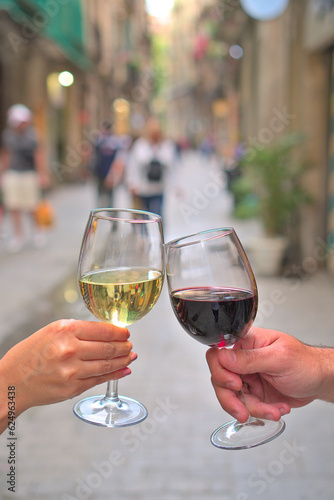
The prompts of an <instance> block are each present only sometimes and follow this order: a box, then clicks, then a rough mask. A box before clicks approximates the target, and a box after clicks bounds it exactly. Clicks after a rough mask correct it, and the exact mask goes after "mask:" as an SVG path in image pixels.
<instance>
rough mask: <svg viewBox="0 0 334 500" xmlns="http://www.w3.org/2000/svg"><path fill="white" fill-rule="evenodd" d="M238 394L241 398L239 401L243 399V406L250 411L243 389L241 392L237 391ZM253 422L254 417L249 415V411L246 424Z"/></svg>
mask: <svg viewBox="0 0 334 500" xmlns="http://www.w3.org/2000/svg"><path fill="white" fill-rule="evenodd" d="M237 394H238V396H239V399H241V401H242V402H243V404H244V405H245V406H246V408H247V410H248V406H247V403H246V398H245V393H244V391H243V389H242V388H241V389H240V391H237ZM252 420H253V417H252V415H251V414H250V413H249V410H248V419H247V422H245V424H247V423H249V422H251V421H252Z"/></svg>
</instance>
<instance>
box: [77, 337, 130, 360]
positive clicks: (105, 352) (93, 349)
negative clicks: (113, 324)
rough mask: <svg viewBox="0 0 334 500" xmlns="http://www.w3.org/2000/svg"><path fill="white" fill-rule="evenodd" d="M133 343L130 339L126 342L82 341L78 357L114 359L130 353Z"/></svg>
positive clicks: (82, 358) (83, 358)
mask: <svg viewBox="0 0 334 500" xmlns="http://www.w3.org/2000/svg"><path fill="white" fill-rule="evenodd" d="M132 347H133V345H132V343H131V342H130V341H128V340H127V341H125V342H119V341H117V342H90V341H85V342H80V344H79V347H78V352H77V354H78V357H79V359H81V360H83V361H93V360H98V359H101V360H102V359H113V358H119V357H121V356H127V355H128V354H130V352H131V349H132Z"/></svg>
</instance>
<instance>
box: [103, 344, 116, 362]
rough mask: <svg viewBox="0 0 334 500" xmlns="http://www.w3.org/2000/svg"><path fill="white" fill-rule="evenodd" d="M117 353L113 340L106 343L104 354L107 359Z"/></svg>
mask: <svg viewBox="0 0 334 500" xmlns="http://www.w3.org/2000/svg"><path fill="white" fill-rule="evenodd" d="M115 353H116V347H115V344H114V343H113V342H108V343H105V344H104V348H103V356H104V357H105V358H106V359H110V358H114V357H115Z"/></svg>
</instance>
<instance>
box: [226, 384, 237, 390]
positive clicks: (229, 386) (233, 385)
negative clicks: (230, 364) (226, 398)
mask: <svg viewBox="0 0 334 500" xmlns="http://www.w3.org/2000/svg"><path fill="white" fill-rule="evenodd" d="M226 388H227V389H231V391H238V390H239V389H238V387H237V386H236V385H235V383H234V382H227V383H226Z"/></svg>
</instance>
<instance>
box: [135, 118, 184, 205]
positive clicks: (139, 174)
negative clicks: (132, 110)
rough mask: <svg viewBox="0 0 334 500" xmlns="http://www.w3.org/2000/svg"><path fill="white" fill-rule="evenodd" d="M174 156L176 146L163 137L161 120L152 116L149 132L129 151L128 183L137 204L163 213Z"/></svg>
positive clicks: (148, 123)
mask: <svg viewBox="0 0 334 500" xmlns="http://www.w3.org/2000/svg"><path fill="white" fill-rule="evenodd" d="M174 160H175V146H174V144H173V142H172V141H170V140H167V139H164V138H163V136H162V132H161V127H160V123H159V120H158V119H157V118H155V117H150V118H149V119H148V120H147V122H146V134H145V135H144V136H143V137H140V138H138V139H137V140H136V141H135V142H134V144H133V146H132V148H131V151H130V154H129V157H128V162H127V171H126V183H127V185H128V188H129V190H130V192H131V194H132V195H133V197H134V199H135V200H136V207H138V208H141V209H142V210H147V211H149V212H154V213H156V214H159V215H162V211H163V198H164V191H165V187H166V182H167V179H168V176H169V174H170V172H171V169H172V167H173V162H174Z"/></svg>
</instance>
